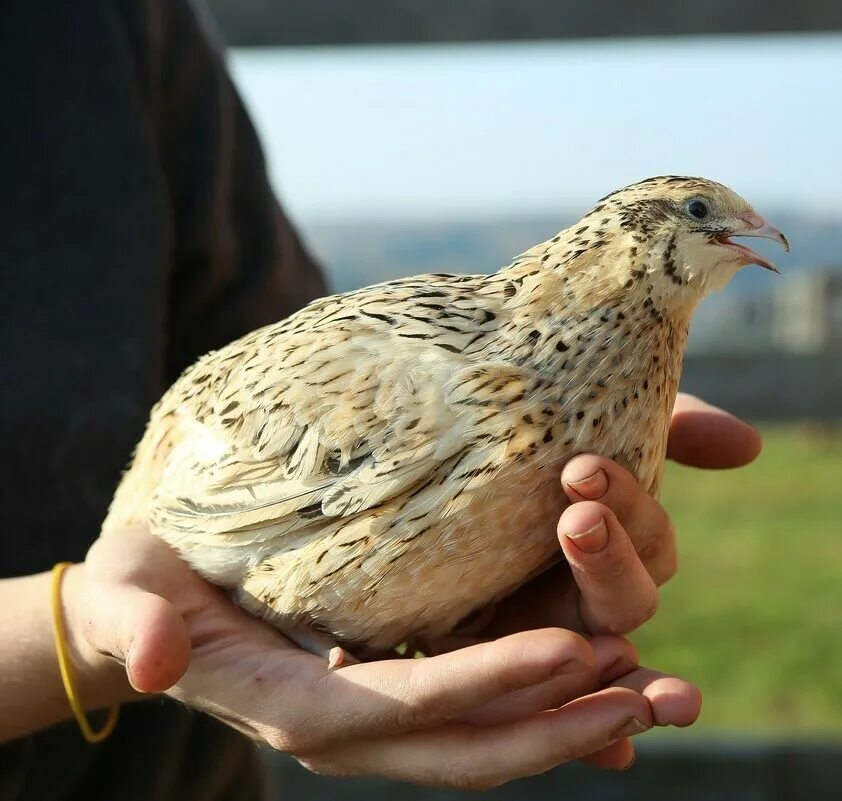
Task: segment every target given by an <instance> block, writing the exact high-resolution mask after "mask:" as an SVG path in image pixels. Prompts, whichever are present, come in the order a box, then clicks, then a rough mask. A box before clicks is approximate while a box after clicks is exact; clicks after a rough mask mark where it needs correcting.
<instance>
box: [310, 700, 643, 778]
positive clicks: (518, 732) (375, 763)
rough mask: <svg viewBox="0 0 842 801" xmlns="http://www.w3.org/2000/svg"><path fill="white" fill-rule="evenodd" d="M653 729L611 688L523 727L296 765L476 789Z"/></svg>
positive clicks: (401, 741) (337, 754) (353, 746)
mask: <svg viewBox="0 0 842 801" xmlns="http://www.w3.org/2000/svg"><path fill="white" fill-rule="evenodd" d="M653 723H654V720H653V718H652V710H651V709H650V707H649V701H648V700H647V699H646V698H644V697H643V696H642V695H640V694H639V693H636V692H633V691H631V690H628V689H624V688H619V687H613V688H609V689H606V690H602V691H600V692H598V693H594V694H593V695H588V696H585V697H584V698H579V699H577V700H575V701H572V702H570V703H569V704H567V705H566V706H564V707H562V708H561V709H557V710H553V711H551V712H545V713H543V714H539V715H535V716H533V717H530V718H527V719H525V720H519V721H515V722H512V723H506V724H503V725H499V726H484V727H476V726H471V725H468V724H449V725H447V726H441V727H438V728H435V729H428V730H424V731H418V732H412V733H410V734H405V735H402V736H400V737H391V738H383V739H378V740H376V741H375V742H371V741H357V742H351V741H345V742H344V743H343V744H342V745H340V746H338V747H337V748H335V749H332V750H331V751H330V752H329V753H327V754H323V755H320V756H319V757H316V758H308V759H305V760H303V761H304V764H305V765H306V766H307V767H309V768H311V769H314V770H316V771H317V772H328V773H332V774H346V775H347V774H352V773H376V774H379V775H382V776H386V777H388V778H392V779H398V780H402V781H411V782H417V783H420V784H425V785H433V786H446V787H458V788H462V789H472V790H484V789H489V788H491V787H496V786H498V785H500V784H503V783H504V782H506V781H510V780H512V779H516V778H521V777H524V776H532V775H535V774H538V773H542V772H544V771H547V770H549V769H551V768H554V767H556V766H557V765H560V764H562V763H564V762H569V761H571V760H573V759H579V758H582V757H586V756H589V755H591V754H594V753H597V752H602V751H604V749H606V748H608V747H609V746H610V745H611V744H612V743H615V742H618V741H621V740H623V739H624V738H625V737H628V736H632V735H635V734H639V733H642V732H643V731H646V730H648V729H649V728H651V726H652V725H653ZM621 750H622V747H621ZM607 758H608V759H610V755H609V757H607Z"/></svg>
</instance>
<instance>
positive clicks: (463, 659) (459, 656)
mask: <svg viewBox="0 0 842 801" xmlns="http://www.w3.org/2000/svg"><path fill="white" fill-rule="evenodd" d="M593 665H594V653H593V650H592V648H591V646H590V645H589V644H588V643H587V642H586V641H585V640H584V639H583V638H581V637H579V636H578V635H576V634H574V633H572V632H569V631H563V630H561V629H545V630H538V631H529V632H522V633H519V634H514V635H511V636H509V637H504V638H502V639H499V640H495V641H492V642H488V643H483V644H480V645H473V646H470V647H467V648H462V649H460V650H458V651H453V652H451V653H447V654H442V655H440V656H435V657H428V658H425V659H408V660H401V659H398V660H392V661H384V662H371V663H366V664H360V665H351V666H349V667H347V668H343V669H342V670H340V671H337V672H336V673H332V674H329V675H328V676H327V677H326V678H325V679H324V680H323V681H321V682H320V683H319V687H318V698H311V699H308V700H307V703H306V704H305V705H304V708H303V711H304V712H305V713H306V715H307V716H308V717H310V718H312V717H313V715H314V711H313V709H314V708H313V704H314V703H315V704H318V706H319V707H324V711H323V712H320V713H319V716H321V715H326V716H327V717H328V718H335V719H337V726H339V725H341V726H342V727H343V728H344V731H345V734H346V735H347V734H348V727H349V725H350V726H351V727H352V728H353V729H354V730H355V731H356V733H358V734H360V735H362V736H372V735H374V734H377V735H382V734H387V733H389V732H401V731H406V730H408V729H414V728H419V727H424V726H433V725H436V724H439V723H442V722H445V721H449V720H452V719H454V718H456V717H459V716H461V715H464V714H465V713H468V712H469V711H471V710H475V709H476V708H479V707H482V706H484V705H486V704H492V703H493V702H495V701H496V700H498V699H499V698H501V697H503V696H509V695H510V694H513V693H518V692H519V691H524V690H526V689H527V688H533V687H535V686H541V685H545V684H546V683H548V682H554V681H557V682H558V684H557V685H556V684H553V688H554V689H558V691H559V692H560V693H561V695H562V696H564V695H565V693H566V692H574V691H575V690H576V689H577V688H578V687H580V686H587V685H588V684H589V683H590V682H592V680H593V676H594V675H595V674H594V670H593ZM544 708H545V707H544ZM321 719H322V721H323V720H324V718H323V717H322V718H321ZM325 728H328V729H330V728H331V727H330V726H326V727H325Z"/></svg>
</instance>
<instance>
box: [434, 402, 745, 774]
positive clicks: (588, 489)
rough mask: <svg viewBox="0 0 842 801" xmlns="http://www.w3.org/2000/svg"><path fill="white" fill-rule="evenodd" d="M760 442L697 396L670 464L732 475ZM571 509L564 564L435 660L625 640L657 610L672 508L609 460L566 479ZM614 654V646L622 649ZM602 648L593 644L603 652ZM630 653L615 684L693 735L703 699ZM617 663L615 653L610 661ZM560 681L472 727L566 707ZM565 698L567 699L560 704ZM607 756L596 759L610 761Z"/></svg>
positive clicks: (581, 462) (669, 556)
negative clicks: (455, 652)
mask: <svg viewBox="0 0 842 801" xmlns="http://www.w3.org/2000/svg"><path fill="white" fill-rule="evenodd" d="M760 448H761V441H760V436H759V434H758V433H757V432H756V431H755V429H753V428H752V427H750V426H748V425H746V424H745V423H743V422H741V421H740V420H738V419H737V418H735V417H733V416H732V415H730V414H728V413H727V412H724V411H722V410H720V409H717V408H715V407H713V406H710V405H708V404H706V403H704V402H703V401H701V400H699V399H698V398H695V397H693V396H692V395H686V394H681V393H680V394H679V395H678V398H677V400H676V404H675V409H674V413H673V417H672V424H671V427H670V435H669V446H668V455H669V457H670V458H672V459H674V460H675V461H677V462H681V463H683V464H686V465H692V466H695V467H704V468H727V467H738V466H740V465H744V464H747V463H748V462H751V461H752V460H753V459H754V458H756V456H757V455H758V454H759V452H760ZM562 486H563V489H564V491H565V493H566V495H567V497H568V499H569V501H570V503H571V505H570V506H568V507H567V508H566V509H565V510H564V512H563V513H562V515H561V518H560V520H559V525H558V535H559V542H560V546H561V551H562V552H563V554H564V557H565V560H564V561H563V562H562V564H559V565H557V566H556V567H554V568H552V569H550V570H548V571H546V572H545V573H543V574H542V575H540V576H538V577H537V578H536V579H534V580H532V581H531V582H529V583H528V584H527V585H525V586H524V587H522V588H521V589H520V590H518V591H517V592H516V593H514V594H513V595H512V596H510V597H509V598H507V599H506V600H504V601H503V602H501V603H500V604H498V605H497V606H496V607H495V608H494V610H493V614H491V615H486V616H485V617H484V618H483V619H484V625H482V626H480V627H479V628H477V627H476V626H474V627H473V629H472V631H471V636H454V637H449V638H447V639H445V640H443V641H441V642H439V643H437V644H435V646H436V647H434V648H433V649H432V650H433V651H435V652H441V651H447V650H449V649H451V648H455V647H464V646H466V645H468V644H471V643H476V642H482V641H484V640H486V639H489V638H498V637H503V636H506V635H508V634H511V633H513V632H516V631H523V630H524V629H527V628H530V629H531V628H543V627H553V626H555V627H560V628H564V629H568V630H572V631H578V632H581V633H583V634H586V635H604V634H614V635H618V634H627V633H629V632H632V631H634V630H635V629H637V628H638V627H640V626H641V625H642V624H643V623H645V622H646V621H647V620H648V619H649V618H650V617H651V616H652V615H653V614H654V613H655V610H656V609H657V605H658V586H659V585H661V584H663V583H664V582H665V581H667V580H668V579H669V578H671V577H672V576H673V574H674V573H675V571H676V544H675V529H674V526H673V524H672V521H671V520H670V518H669V515H668V514H667V513H666V511H665V510H664V508H663V507H662V506H661V505H660V504H659V503H658V502H657V501H656V500H655V499H654V498H652V497H651V496H650V495H649V494H648V493H647V492H645V491H644V490H643V489H642V487H641V486H640V485H639V484H638V483H637V481H636V480H635V478H634V477H633V476H632V475H631V474H630V473H629V472H628V471H626V470H625V469H623V468H622V467H620V466H619V465H617V464H616V463H615V462H612V461H611V460H609V459H606V458H603V457H599V456H593V455H582V456H578V457H576V458H575V459H572V460H571V461H570V462H569V463H568V464H567V465H566V466H565V469H564V471H563V474H562ZM614 642H615V645H614V646H613V647H616V640H614ZM603 643H604V639H603V638H601V637H597V638H595V639H593V640H592V644H593V645H594V647H595V649H596V650H597V651H598V652H600V651H601V650H602V649H603V648H604V647H605V646H604V644H603ZM625 648H626V650H625V652H624V653H622V654H619V655H617V661H616V662H615V663H614V664H613V665H611V666H610V667H606V668H604V673H603V675H605V676H608V677H611V678H614V679H615V680H616V681H615V684H620V685H622V686H626V687H632V688H635V689H637V690H641V691H644V692H645V694H646V695H647V697H648V698H650V700H651V701H652V702H653V711H654V713H655V721H656V723H658V724H661V725H663V724H666V723H671V724H673V725H688V724H690V723H692V722H693V720H695V717H696V716H697V715H698V712H699V708H700V704H701V699H700V696H699V693H698V690H696V689H695V688H694V687H692V685H689V684H688V683H686V682H683V681H680V680H678V679H676V678H673V677H669V676H664V675H663V674H659V673H657V672H655V671H651V670H646V669H643V668H637V667H636V665H637V655H636V653H634V651H633V650H632V649H631V646H630V645H629V644H628V643H626V645H625ZM612 653H613V652H612ZM559 689H561V688H560V687H559V686H558V685H557V684H556V683H554V682H553V681H549V682H546V683H545V684H543V685H540V686H535V687H531V688H529V689H528V690H526V691H523V692H521V693H519V694H517V695H515V696H510V697H508V698H506V699H505V700H504V701H496V702H495V703H493V704H489V705H487V706H486V707H484V708H483V709H482V710H476V711H475V712H474V713H472V719H474V720H483V721H495V722H500V721H503V720H509V719H514V718H516V717H517V716H520V715H524V714H530V713H533V712H535V711H537V710H539V709H550V708H553V707H555V706H557V705H558V701H559V699H558V698H557V697H556V695H555V694H556V692H557V690H559ZM562 697H563V696H562ZM630 749H631V745H630V744H629V743H627V742H626V743H622V742H621V743H617V744H615V745H613V746H612V748H611V750H610V756H611V757H612V761H613V759H614V758H616V759H617V760H619V755H620V754H622V755H629V754H630ZM608 757H609V754H607V753H603V754H598V755H595V756H594V757H593V760H594V761H600V760H605V759H607V758H608Z"/></svg>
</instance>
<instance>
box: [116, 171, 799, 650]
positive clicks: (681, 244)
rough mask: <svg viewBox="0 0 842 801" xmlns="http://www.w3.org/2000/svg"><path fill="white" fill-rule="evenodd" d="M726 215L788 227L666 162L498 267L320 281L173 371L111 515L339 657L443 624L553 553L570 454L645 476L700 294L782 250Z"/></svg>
mask: <svg viewBox="0 0 842 801" xmlns="http://www.w3.org/2000/svg"><path fill="white" fill-rule="evenodd" d="M734 236H740V237H752V236H753V237H766V238H769V239H773V240H776V241H778V242H779V243H781V244H782V245H784V246H785V247H786V248H787V250H788V249H789V246H788V244H787V241H786V239H785V238H784V236H783V234H782V233H781V232H780V231H778V230H777V229H776V228H773V227H772V226H771V225H769V224H767V223H766V222H765V221H764V219H763V218H762V217H760V216H759V215H758V214H757V213H756V212H755V211H754V210H753V209H752V207H751V206H750V205H749V204H748V203H747V202H746V201H745V200H743V199H742V198H741V197H739V196H738V195H737V194H735V193H734V192H733V191H731V190H730V189H728V188H727V187H725V186H723V185H721V184H718V183H715V182H713V181H710V180H706V179H703V178H688V177H679V176H661V177H656V178H650V179H648V180H644V181H641V182H639V183H636V184H633V185H631V186H629V187H626V188H625V189H621V190H619V191H616V192H613V193H612V194H610V195H607V196H606V197H604V198H602V199H601V200H600V201H598V203H597V204H596V206H595V207H594V208H593V209H591V211H589V212H588V213H587V214H586V215H585V216H584V217H583V218H582V219H581V220H579V222H578V223H576V224H575V225H573V226H571V227H570V228H567V229H566V230H563V231H561V232H560V233H559V234H558V235H557V236H554V237H553V238H552V239H550V240H549V241H546V242H543V243H541V244H539V245H536V246H535V247H533V248H531V249H530V250H528V251H526V252H525V253H523V254H522V255H520V256H518V257H517V258H516V259H515V260H514V261H513V262H512V263H511V264H510V265H509V266H507V267H505V268H503V269H502V270H500V271H499V272H496V273H494V274H490V275H449V274H433V275H420V276H415V277H411V278H404V279H400V280H396V281H390V282H388V283H382V284H379V285H376V286H370V287H366V288H363V289H359V290H356V291H353V292H349V293H346V294H343V295H336V296H332V297H326V298H323V299H321V300H317V301H315V302H313V303H311V304H310V305H309V306H307V307H305V308H304V309H302V310H301V311H299V312H297V313H296V314H293V315H292V316H291V317H289V318H287V319H285V320H283V321H281V322H279V323H276V324H274V325H270V326H268V327H265V328H261V329H259V330H257V331H254V332H252V333H250V334H248V335H247V336H245V337H243V338H242V339H239V340H237V341H236V342H233V343H231V344H230V345H228V346H227V347H224V348H222V349H220V350H218V351H215V352H212V353H209V354H207V355H206V356H204V357H203V358H201V359H200V360H199V361H198V362H197V363H196V364H195V365H193V366H192V367H190V368H189V369H188V370H187V371H186V372H185V373H184V374H183V375H182V376H181V378H179V379H178V381H176V383H175V384H174V385H173V386H172V387H171V388H170V390H169V391H168V392H167V393H166V394H165V395H164V397H163V398H162V399H161V400H160V401H159V402H158V404H157V405H156V406H155V408H154V409H153V411H152V414H151V419H150V421H149V424H148V426H147V429H146V432H145V435H144V436H143V439H142V441H141V442H140V444H139V446H138V448H137V450H136V452H135V455H134V459H133V462H132V464H131V466H130V468H129V469H128V471H127V472H126V474H125V476H124V477H123V479H122V482H121V484H120V486H119V487H118V490H117V492H116V495H115V497H114V500H113V503H112V505H111V508H110V511H109V514H108V517H107V519H106V521H105V524H104V528H105V529H106V530H108V529H113V528H118V527H121V526H125V525H128V524H133V523H143V524H146V525H148V526H149V527H150V529H151V530H152V531H153V533H155V534H156V535H158V536H160V537H162V538H163V539H164V540H165V541H166V542H167V543H169V544H170V545H171V546H172V547H173V548H174V549H176V551H177V552H178V553H179V554H180V555H181V556H182V557H183V558H184V559H185V560H186V561H187V562H188V563H189V564H190V565H191V566H192V567H193V568H194V569H195V570H196V571H198V572H199V573H200V574H201V575H203V576H204V577H206V578H207V579H208V580H210V581H211V582H214V583H216V584H218V585H221V586H222V587H225V588H228V589H229V590H230V591H231V593H232V596H233V597H234V599H235V600H236V601H237V602H238V603H239V604H240V605H242V606H243V607H244V608H246V609H247V610H249V611H251V612H253V613H254V614H256V615H260V616H262V617H263V618H265V619H266V620H267V621H269V622H270V623H271V624H273V625H275V626H276V627H277V628H278V629H280V630H281V631H282V632H283V633H284V634H286V635H287V636H288V637H290V638H291V639H292V640H294V641H295V642H296V643H298V644H299V645H301V646H302V647H304V648H307V649H308V650H312V651H314V652H316V653H323V654H328V653H331V659H332V660H333V661H334V662H335V661H336V659H335V658H334V656H333V654H334V653H335V651H334V650H332V649H333V646H336V645H338V646H340V647H343V648H346V649H348V651H350V653H351V654H362V655H378V654H384V653H387V652H389V651H390V650H391V649H392V648H394V647H395V646H396V645H398V644H399V643H402V642H407V641H416V640H419V641H423V640H424V639H429V638H435V637H440V636H442V635H445V634H447V633H449V632H451V631H452V630H453V629H454V628H455V627H456V626H457V625H458V624H459V623H460V621H462V620H463V619H465V618H466V617H467V616H468V615H470V614H471V613H472V612H474V611H476V610H478V609H480V608H483V607H486V606H487V605H488V604H490V603H493V602H494V601H496V600H498V599H500V598H503V597H505V596H506V595H508V594H510V593H511V592H512V591H514V590H515V589H516V588H517V587H518V586H520V585H522V584H523V583H524V582H525V581H526V580H528V579H529V577H531V576H534V575H535V574H536V573H538V572H540V571H541V570H542V569H544V568H545V567H546V566H547V565H549V564H552V563H553V562H554V561H555V560H557V559H558V558H559V548H558V542H557V538H556V534H555V526H556V522H557V519H558V515H559V513H560V511H561V509H562V508H563V501H562V499H560V498H559V495H560V493H559V491H558V486H559V484H558V482H559V476H560V473H561V470H562V467H563V466H564V464H565V462H566V461H568V460H569V459H571V458H572V457H573V456H574V455H576V454H579V453H583V452H588V453H597V454H601V455H604V456H606V457H609V458H611V459H614V460H615V461H617V462H618V463H619V464H620V465H622V466H624V467H625V468H627V469H628V470H630V471H631V472H632V473H633V474H634V475H635V476H636V477H637V479H638V480H639V482H640V483H641V485H642V486H643V487H644V488H645V489H646V490H647V491H648V492H650V493H651V494H653V495H655V496H657V493H658V491H659V488H660V484H661V479H662V475H663V469H664V458H665V451H666V442H667V430H668V425H669V420H670V413H671V410H672V407H673V403H674V400H675V395H676V390H677V387H678V383H679V378H680V375H681V368H682V358H683V352H684V346H685V342H686V339H687V333H688V326H689V323H690V319H691V317H692V314H693V311H694V309H695V308H696V305H697V304H698V303H699V301H701V300H702V299H703V298H704V297H705V296H706V295H707V294H708V293H709V292H711V291H713V290H716V289H719V288H722V287H724V286H725V285H726V284H727V283H728V281H729V280H730V279H731V277H732V276H733V275H734V274H735V272H736V271H737V269H738V268H740V267H742V266H744V265H746V264H752V263H753V264H758V265H761V266H763V267H766V268H768V269H773V270H774V269H775V267H774V265H773V264H772V263H771V262H769V261H767V260H766V259H765V258H764V257H762V256H760V255H759V254H757V253H755V252H754V251H752V250H751V249H749V248H748V247H746V246H745V245H744V244H740V243H737V242H734V241H733V240H732V237H734ZM339 659H341V656H340V657H339Z"/></svg>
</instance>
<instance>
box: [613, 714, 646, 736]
mask: <svg viewBox="0 0 842 801" xmlns="http://www.w3.org/2000/svg"><path fill="white" fill-rule="evenodd" d="M651 728H652V727H651V726H647V725H646V724H645V723H643V722H642V721H641V720H639V719H638V718H635V717H631V718H629V719H628V720H627V721H626V722H625V723H624V724H623V725H622V726H620V728H619V729H617V731H615V732H614V735H613V738H612V739H614V740H619V739H620V738H621V737H634V736H635V735H636V734H643V732H645V731H649V729H651Z"/></svg>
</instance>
